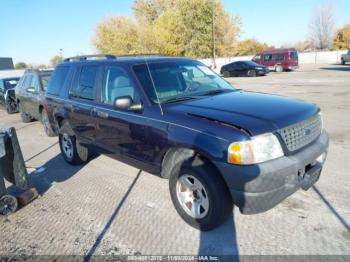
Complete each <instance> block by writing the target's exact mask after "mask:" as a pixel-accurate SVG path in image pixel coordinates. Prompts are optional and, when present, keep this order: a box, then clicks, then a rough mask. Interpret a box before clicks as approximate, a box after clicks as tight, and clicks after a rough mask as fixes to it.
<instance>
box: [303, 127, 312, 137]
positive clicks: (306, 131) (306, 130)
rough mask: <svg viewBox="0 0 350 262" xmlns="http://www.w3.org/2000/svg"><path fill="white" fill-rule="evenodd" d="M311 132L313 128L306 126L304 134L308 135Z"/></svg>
mask: <svg viewBox="0 0 350 262" xmlns="http://www.w3.org/2000/svg"><path fill="white" fill-rule="evenodd" d="M310 134H311V129H310V128H305V129H304V135H306V136H308V135H310Z"/></svg>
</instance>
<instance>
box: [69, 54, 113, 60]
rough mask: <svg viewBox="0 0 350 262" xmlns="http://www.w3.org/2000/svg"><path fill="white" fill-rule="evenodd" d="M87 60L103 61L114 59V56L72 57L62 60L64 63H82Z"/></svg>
mask: <svg viewBox="0 0 350 262" xmlns="http://www.w3.org/2000/svg"><path fill="white" fill-rule="evenodd" d="M88 58H105V59H115V58H116V57H115V56H114V55H82V56H73V57H68V58H66V59H64V60H63V61H64V62H71V61H84V60H88Z"/></svg>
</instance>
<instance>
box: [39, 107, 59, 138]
mask: <svg viewBox="0 0 350 262" xmlns="http://www.w3.org/2000/svg"><path fill="white" fill-rule="evenodd" d="M40 120H41V123H42V125H43V127H44V130H45V133H46V135H47V136H49V137H54V136H56V134H55V132H54V131H53V129H52V127H51V124H50V120H49V116H48V115H47V112H46V110H45V109H42V110H41V114H40Z"/></svg>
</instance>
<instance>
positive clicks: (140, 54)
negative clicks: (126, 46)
mask: <svg viewBox="0 0 350 262" xmlns="http://www.w3.org/2000/svg"><path fill="white" fill-rule="evenodd" d="M132 56H135V57H137V56H172V55H166V54H158V53H146V54H142V53H139V54H127V55H118V57H132ZM118 57H117V58H118Z"/></svg>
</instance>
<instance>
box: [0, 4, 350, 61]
mask: <svg viewBox="0 0 350 262" xmlns="http://www.w3.org/2000/svg"><path fill="white" fill-rule="evenodd" d="M327 1H328V2H331V3H334V6H335V25H336V27H337V28H339V27H342V26H344V25H345V24H347V23H348V24H349V23H350V0H327ZM132 3H133V0H1V1H0V10H1V15H0V57H13V59H14V62H15V63H17V62H21V61H23V62H26V63H31V64H49V61H50V58H52V57H53V56H55V55H58V54H60V49H62V51H61V52H62V55H63V56H65V57H68V56H74V55H77V54H91V53H95V52H96V51H95V50H94V47H93V46H92V44H91V38H92V36H93V35H94V31H95V28H96V24H97V23H99V22H101V21H103V20H104V19H106V18H107V17H109V16H112V15H124V16H132V9H131V7H132ZM222 3H223V4H224V8H225V10H226V11H228V12H229V13H232V14H237V15H239V16H240V17H241V21H242V28H241V30H242V34H241V36H240V39H245V38H256V39H258V40H259V41H261V42H265V43H267V44H269V45H274V46H276V47H278V46H280V45H282V44H285V43H294V42H296V41H300V40H304V39H305V38H306V36H307V30H308V23H309V20H310V16H311V14H312V12H313V10H314V9H315V7H316V6H318V5H320V4H321V3H324V1H323V0H282V1H281V0H268V1H261V0H250V1H246V0H222Z"/></svg>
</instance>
